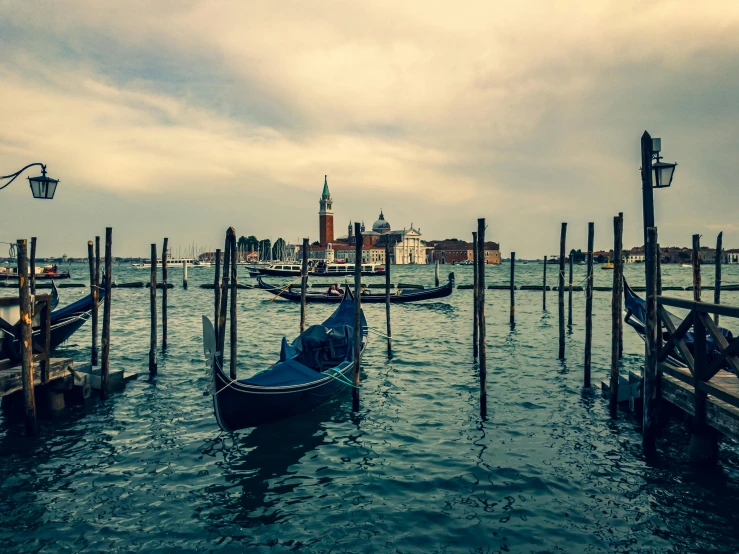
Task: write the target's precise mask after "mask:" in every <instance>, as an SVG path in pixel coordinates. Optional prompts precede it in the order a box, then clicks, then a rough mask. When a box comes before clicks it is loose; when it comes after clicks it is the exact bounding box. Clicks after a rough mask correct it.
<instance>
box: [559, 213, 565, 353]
mask: <svg viewBox="0 0 739 554" xmlns="http://www.w3.org/2000/svg"><path fill="white" fill-rule="evenodd" d="M566 238H567V223H562V231H561V233H560V236H559V279H558V281H557V298H558V300H559V356H558V357H559V359H560V360H564V359H565V241H566Z"/></svg>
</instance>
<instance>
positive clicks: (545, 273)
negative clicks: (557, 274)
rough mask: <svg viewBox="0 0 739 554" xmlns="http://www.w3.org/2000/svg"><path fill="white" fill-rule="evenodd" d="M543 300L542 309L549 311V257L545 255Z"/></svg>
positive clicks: (542, 287)
mask: <svg viewBox="0 0 739 554" xmlns="http://www.w3.org/2000/svg"><path fill="white" fill-rule="evenodd" d="M541 290H542V293H541V294H542V297H541V298H542V301H541V309H542V310H544V311H545V312H546V311H547V257H546V256H544V279H543V281H542V286H541Z"/></svg>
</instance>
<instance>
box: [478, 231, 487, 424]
mask: <svg viewBox="0 0 739 554" xmlns="http://www.w3.org/2000/svg"><path fill="white" fill-rule="evenodd" d="M477 285H478V296H477V303H478V308H477V320H478V323H479V326H480V330H479V331H478V340H479V343H480V346H479V347H478V355H479V364H480V416H481V417H482V418H485V417H487V410H488V397H487V381H488V372H487V346H486V341H485V332H486V330H487V329H486V326H485V218H484V217H481V218H480V219H478V220H477Z"/></svg>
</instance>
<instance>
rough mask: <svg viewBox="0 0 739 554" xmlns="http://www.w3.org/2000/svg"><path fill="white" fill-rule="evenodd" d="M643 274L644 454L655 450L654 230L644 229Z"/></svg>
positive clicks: (656, 323)
mask: <svg viewBox="0 0 739 554" xmlns="http://www.w3.org/2000/svg"><path fill="white" fill-rule="evenodd" d="M645 254H646V266H647V267H646V271H647V322H646V336H645V341H644V344H645V346H644V348H645V351H644V352H645V355H644V362H645V363H644V392H643V409H644V413H643V420H642V448H643V449H644V452H645V453H647V454H651V453H653V452H654V450H655V439H656V435H657V421H656V417H655V414H656V409H655V407H656V404H657V362H658V357H659V348H660V345H659V342H658V341H659V330H660V327H661V326H660V324H659V319H658V317H657V259H656V258H657V228H656V227H649V228H648V229H647V244H646V252H645Z"/></svg>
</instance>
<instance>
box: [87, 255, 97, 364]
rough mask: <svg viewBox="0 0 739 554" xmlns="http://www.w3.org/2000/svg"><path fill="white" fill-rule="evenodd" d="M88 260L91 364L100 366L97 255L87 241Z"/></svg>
mask: <svg viewBox="0 0 739 554" xmlns="http://www.w3.org/2000/svg"><path fill="white" fill-rule="evenodd" d="M87 260H88V263H89V265H90V296H91V297H92V304H93V309H92V349H91V350H90V364H91V365H93V366H96V365H98V314H97V310H96V309H95V308H96V307H97V299H98V292H97V286H96V285H95V254H94V251H93V246H92V241H91V240H88V241H87Z"/></svg>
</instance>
